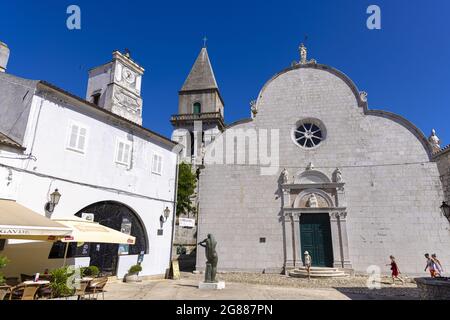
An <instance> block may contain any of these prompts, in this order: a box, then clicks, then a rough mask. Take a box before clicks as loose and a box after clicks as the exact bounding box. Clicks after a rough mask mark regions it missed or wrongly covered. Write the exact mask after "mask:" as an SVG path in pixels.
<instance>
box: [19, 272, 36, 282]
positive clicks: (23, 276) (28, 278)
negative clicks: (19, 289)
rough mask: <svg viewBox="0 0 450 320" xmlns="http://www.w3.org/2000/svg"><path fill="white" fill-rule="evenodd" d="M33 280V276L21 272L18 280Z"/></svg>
mask: <svg viewBox="0 0 450 320" xmlns="http://www.w3.org/2000/svg"><path fill="white" fill-rule="evenodd" d="M33 280H34V276H30V275H28V274H23V273H22V274H21V275H20V281H22V282H25V281H33Z"/></svg>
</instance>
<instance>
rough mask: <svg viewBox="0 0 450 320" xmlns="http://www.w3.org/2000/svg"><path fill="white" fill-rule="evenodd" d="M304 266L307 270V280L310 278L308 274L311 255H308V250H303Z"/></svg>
mask: <svg viewBox="0 0 450 320" xmlns="http://www.w3.org/2000/svg"><path fill="white" fill-rule="evenodd" d="M304 256H305V268H306V271H307V272H308V280H311V275H310V271H311V260H312V259H311V256H310V255H309V252H308V251H305V254H304Z"/></svg>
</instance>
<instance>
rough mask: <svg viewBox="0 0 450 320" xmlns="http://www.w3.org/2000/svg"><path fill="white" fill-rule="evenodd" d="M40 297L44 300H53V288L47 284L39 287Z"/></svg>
mask: <svg viewBox="0 0 450 320" xmlns="http://www.w3.org/2000/svg"><path fill="white" fill-rule="evenodd" d="M38 297H39V298H43V299H51V298H52V287H51V285H50V284H46V285H44V286H41V287H39V289H38Z"/></svg>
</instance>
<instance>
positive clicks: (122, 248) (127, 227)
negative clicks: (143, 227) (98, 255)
mask: <svg viewBox="0 0 450 320" xmlns="http://www.w3.org/2000/svg"><path fill="white" fill-rule="evenodd" d="M131 227H132V225H131V221H130V220H128V219H127V218H123V219H122V224H121V226H120V232H122V233H125V234H131ZM129 249H130V246H129V245H128V244H120V245H119V255H128V253H129Z"/></svg>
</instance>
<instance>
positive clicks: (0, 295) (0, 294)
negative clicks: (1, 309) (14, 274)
mask: <svg viewBox="0 0 450 320" xmlns="http://www.w3.org/2000/svg"><path fill="white" fill-rule="evenodd" d="M10 292H11V287H10V286H0V301H2V300H4V299H5V297H6V296H7V295H8V294H9V293H10Z"/></svg>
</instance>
